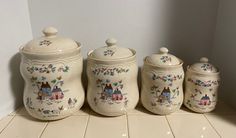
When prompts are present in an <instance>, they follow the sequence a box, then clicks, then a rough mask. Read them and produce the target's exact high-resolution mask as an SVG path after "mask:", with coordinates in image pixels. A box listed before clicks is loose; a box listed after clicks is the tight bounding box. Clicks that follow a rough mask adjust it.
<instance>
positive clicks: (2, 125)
mask: <svg viewBox="0 0 236 138" xmlns="http://www.w3.org/2000/svg"><path fill="white" fill-rule="evenodd" d="M13 117H14V116H6V117H4V118H2V119H1V120H0V132H2V130H3V129H4V128H5V127H6V126H7V125H8V123H9V122H10V121H11V120H12V118H13Z"/></svg>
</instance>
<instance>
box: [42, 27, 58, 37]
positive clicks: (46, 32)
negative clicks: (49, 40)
mask: <svg viewBox="0 0 236 138" xmlns="http://www.w3.org/2000/svg"><path fill="white" fill-rule="evenodd" d="M57 32H58V31H57V29H56V28H54V27H46V28H44V29H43V33H44V35H45V36H46V37H51V36H56V35H57Z"/></svg>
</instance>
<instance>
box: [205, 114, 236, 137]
mask: <svg viewBox="0 0 236 138" xmlns="http://www.w3.org/2000/svg"><path fill="white" fill-rule="evenodd" d="M206 117H207V119H208V120H209V121H210V123H211V124H212V125H213V127H214V128H215V129H216V131H217V132H218V133H219V134H220V136H222V137H223V138H236V115H221V116H219V115H206Z"/></svg>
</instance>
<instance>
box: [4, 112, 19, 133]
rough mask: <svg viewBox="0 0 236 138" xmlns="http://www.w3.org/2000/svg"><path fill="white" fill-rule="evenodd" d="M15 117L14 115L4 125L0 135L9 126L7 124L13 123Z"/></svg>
mask: <svg viewBox="0 0 236 138" xmlns="http://www.w3.org/2000/svg"><path fill="white" fill-rule="evenodd" d="M15 117H16V115H14V116H13V117H12V118H11V120H10V121H9V122H8V123H7V124H6V125H5V127H4V128H3V129H2V131H1V132H0V134H2V132H3V131H4V130H5V129H6V128H7V127H8V126H9V124H10V123H11V122H12V121H13V119H14V118H15Z"/></svg>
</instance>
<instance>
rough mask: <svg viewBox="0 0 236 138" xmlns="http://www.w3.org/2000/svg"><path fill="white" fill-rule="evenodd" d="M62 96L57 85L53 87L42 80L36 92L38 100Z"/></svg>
mask: <svg viewBox="0 0 236 138" xmlns="http://www.w3.org/2000/svg"><path fill="white" fill-rule="evenodd" d="M63 97H64V94H63V91H62V90H61V88H59V87H58V86H55V87H54V88H53V89H52V88H51V86H50V85H49V83H48V82H46V83H44V82H42V84H41V87H40V89H39V92H38V98H37V99H39V100H45V99H50V100H59V99H62V98H63Z"/></svg>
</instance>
